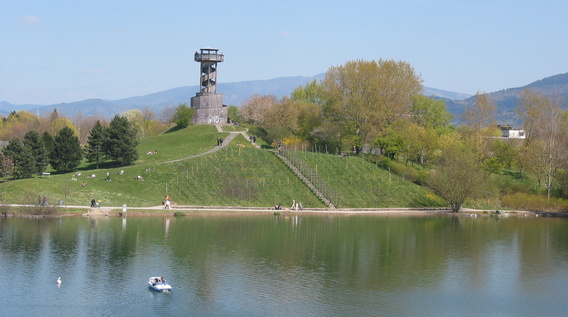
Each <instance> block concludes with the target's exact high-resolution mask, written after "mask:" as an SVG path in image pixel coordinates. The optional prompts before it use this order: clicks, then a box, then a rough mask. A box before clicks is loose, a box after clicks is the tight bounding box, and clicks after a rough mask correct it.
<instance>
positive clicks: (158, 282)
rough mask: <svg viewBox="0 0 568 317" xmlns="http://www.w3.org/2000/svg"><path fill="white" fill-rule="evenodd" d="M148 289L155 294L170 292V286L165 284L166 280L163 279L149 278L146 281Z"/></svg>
mask: <svg viewBox="0 0 568 317" xmlns="http://www.w3.org/2000/svg"><path fill="white" fill-rule="evenodd" d="M148 287H150V288H151V289H152V290H154V291H156V292H171V291H172V286H171V285H170V284H168V283H166V279H165V278H163V277H156V276H154V277H150V279H149V280H148Z"/></svg>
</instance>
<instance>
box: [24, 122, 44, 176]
mask: <svg viewBox="0 0 568 317" xmlns="http://www.w3.org/2000/svg"><path fill="white" fill-rule="evenodd" d="M24 145H26V146H28V147H29V148H30V150H31V152H32V156H33V158H34V161H35V171H34V173H35V174H41V173H43V172H45V169H46V168H47V165H48V164H49V157H48V155H47V150H46V149H45V144H44V143H43V139H42V138H41V136H40V135H39V133H38V132H37V131H34V130H31V131H28V132H27V133H26V135H25V136H24Z"/></svg>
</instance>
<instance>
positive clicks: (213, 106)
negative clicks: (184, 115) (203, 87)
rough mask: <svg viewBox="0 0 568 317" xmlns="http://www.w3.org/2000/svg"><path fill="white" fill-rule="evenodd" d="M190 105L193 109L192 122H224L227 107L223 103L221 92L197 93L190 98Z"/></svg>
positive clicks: (225, 121)
mask: <svg viewBox="0 0 568 317" xmlns="http://www.w3.org/2000/svg"><path fill="white" fill-rule="evenodd" d="M191 107H192V108H194V109H195V113H194V114H193V124H226V123H227V117H228V114H227V109H228V107H226V106H224V105H223V94H212V93H198V94H197V95H196V96H195V97H192V98H191Z"/></svg>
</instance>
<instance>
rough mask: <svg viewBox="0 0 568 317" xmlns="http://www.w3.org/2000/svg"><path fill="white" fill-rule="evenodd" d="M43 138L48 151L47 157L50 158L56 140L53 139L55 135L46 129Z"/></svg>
mask: <svg viewBox="0 0 568 317" xmlns="http://www.w3.org/2000/svg"><path fill="white" fill-rule="evenodd" d="M41 139H42V140H43V145H44V146H45V151H46V153H47V157H48V158H49V156H50V155H51V151H53V146H54V142H55V141H53V136H51V134H49V132H47V131H45V132H44V133H43V134H42V135H41Z"/></svg>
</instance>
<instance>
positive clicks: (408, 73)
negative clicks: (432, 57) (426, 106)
mask: <svg viewBox="0 0 568 317" xmlns="http://www.w3.org/2000/svg"><path fill="white" fill-rule="evenodd" d="M321 85H322V88H321V94H322V98H323V99H324V101H323V112H324V115H325V116H326V118H327V119H328V120H329V121H330V122H332V123H335V124H337V125H339V126H341V127H343V128H344V138H345V139H349V140H351V142H352V143H353V144H352V145H353V146H355V147H356V148H361V147H362V146H363V145H365V144H368V143H370V141H371V140H373V139H375V138H376V137H378V136H380V134H381V133H382V131H383V130H384V129H386V128H388V127H389V126H390V125H391V124H392V123H393V122H395V121H396V120H399V119H400V118H401V117H402V116H403V115H407V114H409V113H410V105H411V104H412V97H413V96H414V95H415V94H417V93H419V92H420V91H422V79H421V78H420V76H419V75H417V74H416V73H415V72H414V69H413V68H412V67H411V66H410V64H408V63H406V62H401V61H394V60H379V61H378V62H377V61H363V60H358V61H351V62H347V63H346V64H345V65H343V66H337V67H332V68H330V69H329V70H328V71H327V72H326V74H325V78H324V79H323V81H322V83H321Z"/></svg>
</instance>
